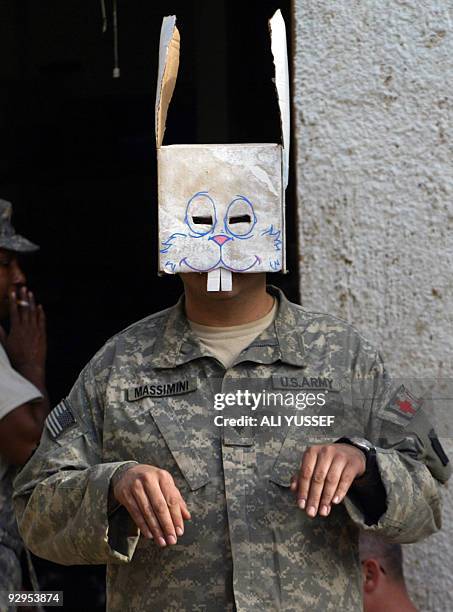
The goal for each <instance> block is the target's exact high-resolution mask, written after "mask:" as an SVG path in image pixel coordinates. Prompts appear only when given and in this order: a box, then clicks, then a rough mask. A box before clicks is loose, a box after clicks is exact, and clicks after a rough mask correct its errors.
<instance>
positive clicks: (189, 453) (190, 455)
mask: <svg viewBox="0 0 453 612" xmlns="http://www.w3.org/2000/svg"><path fill="white" fill-rule="evenodd" d="M143 403H144V405H145V406H146V408H147V409H148V411H149V414H150V415H151V417H152V418H153V420H154V422H155V423H156V426H157V428H158V429H159V432H160V434H161V435H162V437H163V438H164V440H165V443H166V445H167V446H168V449H169V450H170V453H171V455H172V457H173V459H174V460H175V462H176V464H177V465H178V467H179V469H180V471H181V473H182V475H183V476H184V478H185V479H186V481H187V483H188V485H189V487H190V489H191V490H192V491H196V490H197V489H199V488H201V487H203V486H204V485H206V484H207V483H208V482H209V481H210V480H211V477H210V475H209V470H208V466H207V464H206V461H205V460H204V457H203V456H202V455H201V453H199V452H198V451H197V449H196V448H195V444H194V441H193V440H191V439H190V437H189V434H188V432H187V430H185V429H184V428H183V426H182V425H181V423H180V422H179V420H178V418H177V416H176V414H175V413H174V412H173V411H172V410H168V406H165V405H162V404H160V403H158V402H153V401H152V400H149V399H145V400H143Z"/></svg>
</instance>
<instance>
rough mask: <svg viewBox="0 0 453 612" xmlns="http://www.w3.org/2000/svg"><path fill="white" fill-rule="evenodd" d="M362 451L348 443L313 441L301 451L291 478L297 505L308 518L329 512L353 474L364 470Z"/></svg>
mask: <svg viewBox="0 0 453 612" xmlns="http://www.w3.org/2000/svg"><path fill="white" fill-rule="evenodd" d="M365 467H366V458H365V453H363V452H362V451H361V450H360V449H358V448H356V447H355V446H352V445H351V444H317V445H314V446H310V447H309V448H307V449H306V451H305V452H304V455H303V457H302V463H301V466H300V470H299V474H297V475H296V476H293V477H292V479H291V490H292V491H294V492H295V493H296V494H297V504H298V506H299V508H301V509H302V510H305V512H306V513H307V514H308V516H310V517H311V518H313V517H315V516H316V514H317V513H318V510H319V515H320V516H328V515H329V514H330V511H331V508H332V503H334V504H339V503H340V502H341V501H342V500H343V498H344V497H345V495H346V493H347V492H348V490H349V487H350V486H351V485H352V483H353V481H354V479H355V478H359V477H360V476H362V475H363V474H364V472H365Z"/></svg>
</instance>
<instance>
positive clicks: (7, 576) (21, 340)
mask: <svg viewBox="0 0 453 612" xmlns="http://www.w3.org/2000/svg"><path fill="white" fill-rule="evenodd" d="M11 214H12V206H11V204H10V203H9V202H6V201H4V200H0V320H3V319H6V318H8V316H9V319H10V329H9V334H8V335H7V334H6V333H5V331H4V329H3V328H2V327H1V326H0V591H2V592H6V591H17V590H18V589H20V587H21V570H20V554H21V551H22V543H21V540H20V537H19V534H18V532H17V525H16V519H15V516H14V512H13V507H12V499H11V496H12V484H11V482H12V474H13V471H14V470H15V468H14V466H15V465H22V464H24V463H25V462H26V460H27V459H28V457H29V455H30V454H31V452H32V451H33V449H34V448H35V447H36V445H37V443H38V442H39V438H40V437H41V432H42V428H43V425H44V419H45V418H46V416H47V413H48V401H47V394H46V389H45V357H46V331H45V321H44V311H43V309H42V307H41V306H36V305H35V299H34V296H33V293H32V292H31V291H28V290H27V288H26V286H25V280H26V279H25V275H24V273H23V271H22V270H21V268H20V265H19V263H18V260H17V254H18V253H28V252H33V251H36V250H37V249H38V248H39V247H38V246H36V245H35V244H33V243H32V242H30V241H29V240H27V239H26V238H23V237H22V236H19V235H18V234H16V233H15V231H14V228H13V226H12V225H11ZM0 609H3V608H2V602H0Z"/></svg>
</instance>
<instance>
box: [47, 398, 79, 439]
mask: <svg viewBox="0 0 453 612" xmlns="http://www.w3.org/2000/svg"><path fill="white" fill-rule="evenodd" d="M75 422H76V420H75V418H74V415H73V414H72V412H71V407H70V406H69V404H68V402H67V401H66V400H62V401H61V402H60V403H59V404H58V405H57V406H55V408H54V409H53V410H52V412H50V413H49V414H48V415H47V419H46V425H47V429H48V430H49V432H50V435H51V436H52V438H54V439H55V438H58V436H59V435H60V434H61V433H62V432H63V431H65V429H68V428H69V427H71V426H72V425H74V424H75Z"/></svg>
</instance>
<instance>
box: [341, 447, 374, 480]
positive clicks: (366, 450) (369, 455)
mask: <svg viewBox="0 0 453 612" xmlns="http://www.w3.org/2000/svg"><path fill="white" fill-rule="evenodd" d="M335 444H350V445H351V446H355V447H356V448H358V449H359V450H361V451H362V452H363V454H364V455H365V474H369V473H370V472H371V471H372V470H374V469H375V468H376V449H375V448H374V446H373V445H372V444H371V443H370V442H368V440H365V439H364V438H347V437H343V438H340V439H339V440H335ZM365 474H363V475H362V476H361V478H363V476H365Z"/></svg>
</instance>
